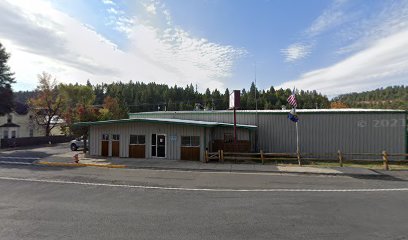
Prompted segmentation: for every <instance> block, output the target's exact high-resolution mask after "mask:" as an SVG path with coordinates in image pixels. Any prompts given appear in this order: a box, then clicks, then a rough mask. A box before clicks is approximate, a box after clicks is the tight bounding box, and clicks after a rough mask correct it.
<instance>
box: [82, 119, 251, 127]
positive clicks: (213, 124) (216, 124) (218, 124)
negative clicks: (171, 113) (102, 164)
mask: <svg viewBox="0 0 408 240" xmlns="http://www.w3.org/2000/svg"><path fill="white" fill-rule="evenodd" d="M129 122H149V123H163V124H180V125H195V126H202V127H233V126H234V124H232V123H221V122H208V121H197V120H184V119H175V118H131V119H119V120H107V121H96V122H78V123H75V124H74V125H77V126H90V125H104V124H121V123H129ZM236 126H237V127H238V128H247V129H255V128H257V126H255V125H245V124H237V125H236Z"/></svg>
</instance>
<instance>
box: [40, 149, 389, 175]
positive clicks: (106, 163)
mask: <svg viewBox="0 0 408 240" xmlns="http://www.w3.org/2000/svg"><path fill="white" fill-rule="evenodd" d="M77 153H79V164H77V163H74V159H73V155H74V153H72V152H67V153H63V154H58V155H53V156H50V157H47V158H45V159H42V160H39V161H37V162H36V163H37V164H41V165H48V166H72V167H81V166H96V167H108V168H133V169H156V170H181V171H207V172H208V171H219V172H264V173H298V174H321V175H353V176H356V175H360V176H383V175H384V174H383V173H381V172H378V171H373V170H370V169H366V168H351V167H334V168H328V167H321V168H319V167H308V166H302V167H299V166H296V165H293V166H279V165H275V164H265V165H262V164H259V163H250V164H245V163H241V164H239V163H229V162H226V163H218V162H210V163H203V162H199V161H183V160H168V159H130V158H111V157H108V158H105V157H94V156H92V157H84V155H83V154H81V153H80V152H77Z"/></svg>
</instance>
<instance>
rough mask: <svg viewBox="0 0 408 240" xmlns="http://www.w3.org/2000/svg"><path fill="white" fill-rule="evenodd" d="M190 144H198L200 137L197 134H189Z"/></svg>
mask: <svg viewBox="0 0 408 240" xmlns="http://www.w3.org/2000/svg"><path fill="white" fill-rule="evenodd" d="M191 146H194V147H195V146H200V137H199V136H191Z"/></svg>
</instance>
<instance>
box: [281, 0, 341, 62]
mask: <svg viewBox="0 0 408 240" xmlns="http://www.w3.org/2000/svg"><path fill="white" fill-rule="evenodd" d="M345 2H347V0H336V1H333V3H332V4H331V5H330V6H329V7H328V8H327V9H326V10H324V11H323V13H322V14H321V15H320V16H318V17H317V18H316V19H315V20H314V21H313V22H312V24H311V25H310V27H308V28H307V29H306V30H305V31H304V33H303V34H302V35H303V36H302V38H303V40H301V41H299V42H295V43H292V44H291V45H289V46H288V47H287V48H285V49H282V50H281V54H282V55H283V57H285V62H294V61H297V60H300V59H303V58H305V57H307V56H308V55H310V54H311V52H312V45H311V44H304V43H302V42H315V41H314V39H315V38H316V37H317V36H319V35H320V34H322V33H323V32H326V31H329V30H330V29H332V28H334V27H336V26H338V25H340V24H342V23H343V22H344V21H346V19H347V17H346V16H345V14H344V12H343V10H342V7H343V5H344V4H345Z"/></svg>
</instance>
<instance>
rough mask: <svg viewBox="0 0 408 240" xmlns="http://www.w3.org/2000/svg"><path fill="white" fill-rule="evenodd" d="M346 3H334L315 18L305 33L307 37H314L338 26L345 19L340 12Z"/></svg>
mask: <svg viewBox="0 0 408 240" xmlns="http://www.w3.org/2000/svg"><path fill="white" fill-rule="evenodd" d="M345 2H346V1H334V2H333V3H332V4H331V6H330V7H329V8H328V9H326V10H324V11H323V13H322V14H321V15H320V16H319V17H317V18H316V19H315V20H314V21H313V23H312V24H311V26H310V27H309V28H308V29H307V30H306V31H305V32H306V35H307V36H308V37H315V36H317V35H319V34H321V33H322V32H325V31H327V30H329V29H331V28H333V27H335V26H338V25H340V24H341V23H343V22H344V21H345V19H346V18H347V17H346V15H345V14H344V12H343V10H342V6H343V5H344V3H345Z"/></svg>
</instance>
